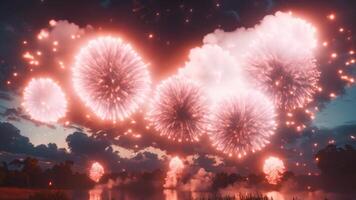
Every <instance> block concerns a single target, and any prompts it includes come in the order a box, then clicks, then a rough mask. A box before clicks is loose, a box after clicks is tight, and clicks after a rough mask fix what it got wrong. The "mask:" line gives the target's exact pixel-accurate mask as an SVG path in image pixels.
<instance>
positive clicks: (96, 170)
mask: <svg viewBox="0 0 356 200" xmlns="http://www.w3.org/2000/svg"><path fill="white" fill-rule="evenodd" d="M104 173H105V172H104V167H103V166H102V165H101V164H100V163H98V162H94V163H93V164H92V165H91V168H90V170H89V177H90V179H91V180H93V181H95V182H99V180H100V178H101V177H102V176H103V175H104Z"/></svg>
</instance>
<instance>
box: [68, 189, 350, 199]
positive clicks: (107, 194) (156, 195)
mask: <svg viewBox="0 0 356 200" xmlns="http://www.w3.org/2000/svg"><path fill="white" fill-rule="evenodd" d="M86 194H87V195H84V196H83V195H81V196H75V197H74V199H77V200H141V199H145V200H156V199H163V200H188V199H201V198H207V199H209V198H212V197H214V196H215V194H212V193H208V192H205V193H202V192H183V191H178V190H168V189H166V190H157V191H155V192H152V193H142V192H137V191H136V192H134V191H126V190H120V189H109V188H106V187H96V188H95V189H92V190H90V191H88V192H86ZM219 194H220V195H221V197H226V196H230V197H235V198H236V199H239V196H240V195H249V194H252V195H253V194H259V195H266V196H268V198H270V199H273V200H289V199H297V200H300V199H305V200H314V199H328V200H334V199H335V200H336V199H345V200H352V199H355V198H354V197H355V194H337V193H327V192H323V191H313V192H308V191H306V192H293V193H291V192H281V191H268V192H262V193H261V192H258V191H252V190H249V189H239V190H230V191H228V192H226V191H220V192H219ZM85 196H86V197H85Z"/></svg>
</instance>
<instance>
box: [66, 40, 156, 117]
mask: <svg viewBox="0 0 356 200" xmlns="http://www.w3.org/2000/svg"><path fill="white" fill-rule="evenodd" d="M73 82H74V89H75V91H76V92H77V93H78V96H79V97H80V98H81V99H82V101H83V102H84V103H85V105H86V106H87V107H89V108H90V109H91V110H92V111H93V112H94V113H95V114H96V115H97V116H98V117H100V118H101V119H103V120H110V121H114V122H115V121H117V120H123V119H125V118H127V117H128V116H130V115H131V114H132V113H133V112H135V111H136V110H137V109H138V107H139V105H140V104H141V103H143V101H144V99H145V97H146V94H147V92H148V91H149V89H150V83H151V82H150V76H149V72H148V70H147V66H146V64H145V63H144V62H143V61H142V59H141V57H140V56H139V55H138V54H137V53H136V52H135V51H134V50H133V49H132V47H131V46H130V45H129V44H125V43H124V42H123V41H122V40H121V39H119V38H113V37H100V38H97V39H95V40H92V41H90V42H89V44H88V45H86V46H85V47H83V48H82V49H81V51H80V52H79V54H78V55H77V57H76V63H75V65H74V67H73Z"/></svg>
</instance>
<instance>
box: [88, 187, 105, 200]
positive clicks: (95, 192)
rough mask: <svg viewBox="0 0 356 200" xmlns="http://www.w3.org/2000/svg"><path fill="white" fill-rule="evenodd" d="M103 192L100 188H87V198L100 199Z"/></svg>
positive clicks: (90, 199) (91, 199)
mask: <svg viewBox="0 0 356 200" xmlns="http://www.w3.org/2000/svg"><path fill="white" fill-rule="evenodd" d="M102 193H103V189H102V188H94V189H92V190H89V200H102V199H101V194H102Z"/></svg>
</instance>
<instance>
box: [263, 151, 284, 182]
mask: <svg viewBox="0 0 356 200" xmlns="http://www.w3.org/2000/svg"><path fill="white" fill-rule="evenodd" d="M285 171H286V169H285V166H284V163H283V161H282V160H281V159H279V158H277V157H269V158H267V159H266V160H265V162H264V165H263V173H265V174H266V179H267V181H268V182H269V183H270V184H273V185H276V184H278V182H279V181H280V180H281V178H282V176H283V173H284V172H285Z"/></svg>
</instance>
